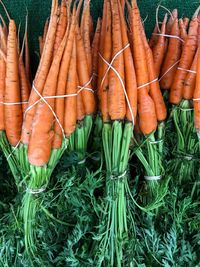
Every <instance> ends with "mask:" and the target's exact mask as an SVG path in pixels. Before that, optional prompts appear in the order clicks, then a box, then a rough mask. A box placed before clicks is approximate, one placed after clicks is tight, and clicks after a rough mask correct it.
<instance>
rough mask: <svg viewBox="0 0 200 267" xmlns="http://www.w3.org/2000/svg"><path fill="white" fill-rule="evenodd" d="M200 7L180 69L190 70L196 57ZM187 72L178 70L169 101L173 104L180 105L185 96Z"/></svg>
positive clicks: (193, 20)
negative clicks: (184, 87) (184, 88)
mask: <svg viewBox="0 0 200 267" xmlns="http://www.w3.org/2000/svg"><path fill="white" fill-rule="evenodd" d="M199 10H200V7H199V8H198V9H197V10H196V12H195V14H194V16H193V18H192V21H191V23H190V28H189V32H188V37H187V39H186V41H185V45H184V47H183V51H182V55H181V59H180V63H179V68H183V69H190V67H191V65H192V62H193V58H194V55H195V53H196V49H197V33H198V17H197V16H198V12H199ZM186 75H187V72H186V71H184V70H181V69H177V71H176V74H175V78H174V81H173V84H172V87H171V91H170V97H169V100H170V102H171V103H172V104H179V103H180V101H181V100H182V96H183V86H184V81H185V78H186Z"/></svg>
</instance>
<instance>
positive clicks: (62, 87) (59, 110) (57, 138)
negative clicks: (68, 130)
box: [52, 9, 76, 149]
mask: <svg viewBox="0 0 200 267" xmlns="http://www.w3.org/2000/svg"><path fill="white" fill-rule="evenodd" d="M70 20H71V25H70V26H68V27H70V29H69V35H68V38H67V44H66V47H65V51H64V54H63V58H62V61H61V66H60V71H59V76H58V85H57V92H56V94H57V95H64V94H65V91H66V83H67V79H66V77H67V75H68V70H69V64H70V58H71V54H72V49H73V42H74V36H75V27H76V11H75V9H74V10H73V14H72V17H71V18H70ZM64 104H65V99H64V98H57V99H56V102H55V113H56V115H57V117H58V119H59V121H60V124H61V125H62V127H64V109H65V106H64ZM62 139H63V134H62V130H61V128H60V126H59V124H58V122H57V121H55V125H54V140H53V145H52V146H53V148H57V149H58V148H60V147H61V145H62Z"/></svg>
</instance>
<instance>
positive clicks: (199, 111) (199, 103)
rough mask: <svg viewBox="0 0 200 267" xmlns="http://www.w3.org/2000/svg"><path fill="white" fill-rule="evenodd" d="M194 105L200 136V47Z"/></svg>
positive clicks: (196, 124)
mask: <svg viewBox="0 0 200 267" xmlns="http://www.w3.org/2000/svg"><path fill="white" fill-rule="evenodd" d="M195 99H196V100H195ZM197 99H198V100H197ZM193 103H194V123H195V127H196V129H197V133H198V135H200V45H199V49H198V57H197V75H196V86H195V90H194V101H193Z"/></svg>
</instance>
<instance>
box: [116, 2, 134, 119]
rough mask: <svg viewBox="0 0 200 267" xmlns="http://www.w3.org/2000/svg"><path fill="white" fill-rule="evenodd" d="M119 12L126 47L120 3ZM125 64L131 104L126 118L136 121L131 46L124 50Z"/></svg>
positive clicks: (124, 25)
mask: <svg viewBox="0 0 200 267" xmlns="http://www.w3.org/2000/svg"><path fill="white" fill-rule="evenodd" d="M119 13H120V21H121V30H122V43H123V47H125V46H126V45H127V44H128V43H129V41H128V36H127V28H126V22H125V19H124V15H123V10H122V8H121V6H120V4H119ZM124 64H125V83H126V91H127V96H128V100H129V103H130V105H128V104H127V111H126V119H127V120H129V121H132V122H133V123H134V121H135V119H136V115H137V81H136V74H135V68H134V64H133V58H132V54H131V49H130V46H129V47H127V48H126V49H125V50H124ZM132 115H133V117H132ZM133 119H134V121H133Z"/></svg>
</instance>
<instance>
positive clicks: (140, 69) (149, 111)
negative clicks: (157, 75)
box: [132, 0, 157, 135]
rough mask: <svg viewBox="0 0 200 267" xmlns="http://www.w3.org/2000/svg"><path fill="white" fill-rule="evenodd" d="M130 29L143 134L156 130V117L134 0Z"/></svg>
mask: <svg viewBox="0 0 200 267" xmlns="http://www.w3.org/2000/svg"><path fill="white" fill-rule="evenodd" d="M132 7H133V9H132V12H133V16H132V27H133V29H132V31H133V52H134V53H133V55H134V63H135V70H136V78H137V85H138V87H140V86H143V87H141V88H139V89H138V114H139V125H140V129H141V131H142V133H143V134H145V135H148V134H150V133H152V132H153V131H154V130H156V127H157V118H156V111H155V105H154V102H153V100H152V99H151V97H150V96H149V94H148V92H149V85H146V86H144V85H145V84H148V82H149V76H148V68H147V62H146V54H145V49H144V45H143V40H142V36H141V18H140V12H139V9H138V7H137V3H136V0H132Z"/></svg>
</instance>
